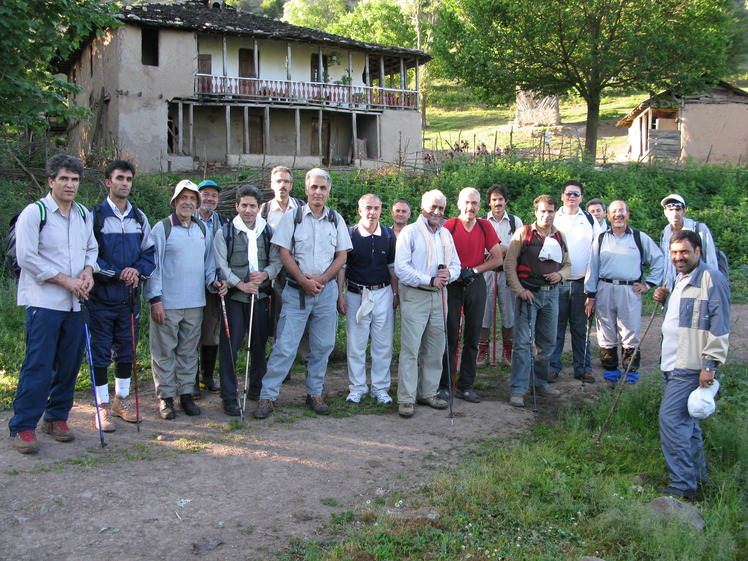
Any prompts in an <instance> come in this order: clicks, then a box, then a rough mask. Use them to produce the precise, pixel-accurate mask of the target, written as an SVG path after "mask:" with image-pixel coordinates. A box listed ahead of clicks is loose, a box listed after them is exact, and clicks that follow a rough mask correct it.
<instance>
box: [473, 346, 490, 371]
mask: <svg viewBox="0 0 748 561" xmlns="http://www.w3.org/2000/svg"><path fill="white" fill-rule="evenodd" d="M475 366H477V367H478V368H483V367H484V366H488V341H485V340H481V341H479V342H478V358H476V359H475Z"/></svg>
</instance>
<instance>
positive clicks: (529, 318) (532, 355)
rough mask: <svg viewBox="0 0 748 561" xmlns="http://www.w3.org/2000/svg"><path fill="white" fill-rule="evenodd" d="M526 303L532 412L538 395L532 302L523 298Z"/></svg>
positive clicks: (536, 411) (536, 403)
mask: <svg viewBox="0 0 748 561" xmlns="http://www.w3.org/2000/svg"><path fill="white" fill-rule="evenodd" d="M525 302H526V304H527V323H528V325H529V326H530V384H532V412H533V413H534V414H536V415H537V413H538V396H537V395H536V393H535V329H533V325H532V314H531V313H530V312H531V311H532V302H530V301H529V300H525Z"/></svg>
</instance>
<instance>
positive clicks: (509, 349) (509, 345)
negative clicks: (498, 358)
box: [502, 339, 514, 364]
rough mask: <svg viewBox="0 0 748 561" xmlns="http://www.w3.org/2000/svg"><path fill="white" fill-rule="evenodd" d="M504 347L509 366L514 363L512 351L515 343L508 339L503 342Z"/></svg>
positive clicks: (505, 358) (505, 359)
mask: <svg viewBox="0 0 748 561" xmlns="http://www.w3.org/2000/svg"><path fill="white" fill-rule="evenodd" d="M502 346H503V348H504V361H505V362H506V363H507V364H511V363H512V350H513V349H514V341H512V340H511V339H506V340H504V341H503V343H502Z"/></svg>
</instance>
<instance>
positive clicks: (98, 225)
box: [91, 203, 145, 245]
mask: <svg viewBox="0 0 748 561" xmlns="http://www.w3.org/2000/svg"><path fill="white" fill-rule="evenodd" d="M102 204H104V203H100V204H98V205H95V206H94V207H92V208H91V214H92V215H93V232H94V236H95V237H96V241H97V242H98V244H99V245H101V230H102V229H103V228H104V218H103V217H102V215H101V205H102ZM130 205H131V206H132V210H133V211H134V212H135V220H137V221H138V224H140V230H141V240H142V238H143V235H145V228H143V224H145V215H144V214H143V213H142V212H140V211H139V210H138V208H137V207H136V206H135V205H134V204H132V203H130Z"/></svg>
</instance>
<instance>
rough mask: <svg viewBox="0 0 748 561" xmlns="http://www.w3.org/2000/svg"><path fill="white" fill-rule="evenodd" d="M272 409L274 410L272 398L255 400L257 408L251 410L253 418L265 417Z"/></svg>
mask: <svg viewBox="0 0 748 561" xmlns="http://www.w3.org/2000/svg"><path fill="white" fill-rule="evenodd" d="M273 411H275V408H274V407H273V400H272V399H260V400H258V401H257V408H256V409H255V410H254V411H252V416H253V417H254V418H255V419H265V418H267V417H268V416H269V415H270V413H272V412H273Z"/></svg>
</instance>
